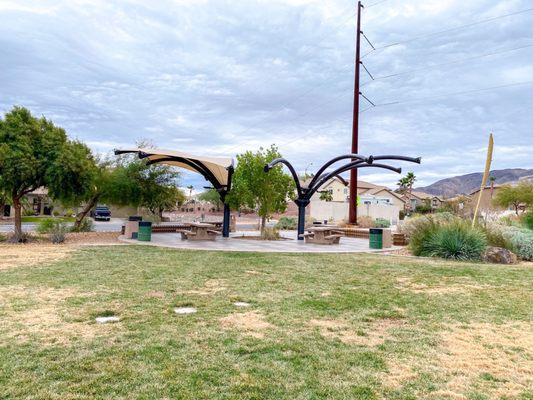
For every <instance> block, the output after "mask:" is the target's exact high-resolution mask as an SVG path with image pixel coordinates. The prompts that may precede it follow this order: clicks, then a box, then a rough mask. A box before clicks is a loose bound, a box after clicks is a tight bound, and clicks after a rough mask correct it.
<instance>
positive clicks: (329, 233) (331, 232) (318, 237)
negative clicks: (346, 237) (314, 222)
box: [302, 226, 343, 244]
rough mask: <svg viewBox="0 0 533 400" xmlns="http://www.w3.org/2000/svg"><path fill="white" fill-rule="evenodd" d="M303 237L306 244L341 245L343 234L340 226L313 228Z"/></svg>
mask: <svg viewBox="0 0 533 400" xmlns="http://www.w3.org/2000/svg"><path fill="white" fill-rule="evenodd" d="M302 236H303V237H304V238H305V242H306V243H314V244H339V242H340V238H341V237H342V236H343V232H342V231H340V230H339V229H338V226H313V227H311V228H309V229H308V232H307V233H304V234H303V235H302Z"/></svg>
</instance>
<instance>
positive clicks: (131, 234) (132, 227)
mask: <svg viewBox="0 0 533 400" xmlns="http://www.w3.org/2000/svg"><path fill="white" fill-rule="evenodd" d="M140 221H142V217H140V216H138V215H132V216H130V217H128V221H127V222H126V226H125V228H124V236H125V237H126V238H127V239H137V232H138V231H139V222H140Z"/></svg>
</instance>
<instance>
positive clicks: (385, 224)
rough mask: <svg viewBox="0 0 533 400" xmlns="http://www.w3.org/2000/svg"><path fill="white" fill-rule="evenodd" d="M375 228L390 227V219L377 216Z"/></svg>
mask: <svg viewBox="0 0 533 400" xmlns="http://www.w3.org/2000/svg"><path fill="white" fill-rule="evenodd" d="M373 225H374V228H389V227H390V221H389V220H388V219H385V218H376V219H375V220H374V224H373Z"/></svg>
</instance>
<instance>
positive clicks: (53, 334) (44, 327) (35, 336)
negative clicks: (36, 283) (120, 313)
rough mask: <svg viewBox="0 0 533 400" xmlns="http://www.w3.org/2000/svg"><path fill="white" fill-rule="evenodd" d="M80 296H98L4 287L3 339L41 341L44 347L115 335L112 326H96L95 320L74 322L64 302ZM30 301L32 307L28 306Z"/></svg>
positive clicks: (0, 295)
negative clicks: (110, 334)
mask: <svg viewBox="0 0 533 400" xmlns="http://www.w3.org/2000/svg"><path fill="white" fill-rule="evenodd" d="M80 295H85V296H86V295H95V294H94V293H80V292H78V291H77V290H74V289H70V288H61V289H56V288H48V287H33V288H27V287H24V286H4V287H0V305H1V307H2V312H3V314H2V327H1V328H0V337H3V338H9V339H15V340H16V341H17V342H19V343H26V342H28V341H30V340H31V341H33V340H38V341H39V342H42V343H43V344H67V343H69V342H71V341H72V340H79V339H82V340H90V339H93V338H95V337H96V336H99V335H105V334H107V333H109V332H111V330H112V328H109V326H105V327H104V326H100V325H96V324H95V323H94V321H92V320H88V321H84V322H79V321H75V320H74V319H75V318H72V320H70V318H69V317H68V314H67V312H66V311H65V308H64V302H65V301H66V300H67V299H68V298H70V297H76V296H80ZM27 301H29V302H30V304H29V306H28V304H24V302H27ZM22 305H24V307H22ZM72 317H76V315H73V316H72Z"/></svg>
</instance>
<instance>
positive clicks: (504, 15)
mask: <svg viewBox="0 0 533 400" xmlns="http://www.w3.org/2000/svg"><path fill="white" fill-rule="evenodd" d="M530 11H533V8H528V9H525V10H521V11H515V12H512V13H509V14H503V15H499V16H497V17H491V18H486V19H482V20H479V21H476V22H471V23H469V24H465V25H459V26H456V27H453V28H448V29H444V30H442V31H435V32H429V33H425V34H422V35H419V36H414V37H412V38H410V39H406V40H402V41H400V42H395V43H390V44H386V45H384V46H379V47H376V50H380V49H386V48H389V47H393V46H399V45H401V44H405V43H410V42H414V41H416V40H420V39H424V38H427V37H431V36H437V35H441V34H443V33H448V32H453V31H457V30H460V29H466V28H470V27H473V26H477V25H481V24H485V23H487V22H492V21H496V20H498V19H502V18H507V17H511V16H514V15H519V14H524V13H527V12H530ZM367 54H368V53H367Z"/></svg>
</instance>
